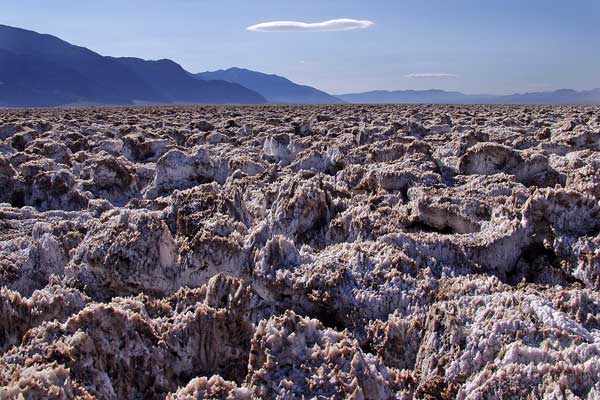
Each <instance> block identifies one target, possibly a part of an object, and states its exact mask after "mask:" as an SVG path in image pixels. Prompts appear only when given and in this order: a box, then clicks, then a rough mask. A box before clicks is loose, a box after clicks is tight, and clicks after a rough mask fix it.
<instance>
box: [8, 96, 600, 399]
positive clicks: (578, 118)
mask: <svg viewBox="0 0 600 400" xmlns="http://www.w3.org/2000/svg"><path fill="white" fill-rule="evenodd" d="M599 171H600V110H599V109H598V107H585V106H565V107H558V106H557V107H543V106H528V107H521V106H440V105H438V106H358V105H356V106H355V105H352V106H350V105H348V106H251V107H245V106H218V107H213V106H203V107H154V108H152V107H148V108H105V109H103V108H96V109H65V110H3V111H2V112H1V113H0V185H2V190H1V191H0V286H1V289H0V399H4V398H7V399H12V398H25V399H37V398H56V399H64V398H80V399H92V398H99V399H137V398H156V399H171V400H174V399H186V400H187V399H204V398H218V399H253V398H264V399H290V398H337V399H345V398H348V399H413V398H414V399H422V398H426V399H440V398H441V399H454V398H459V399H481V398H547V399H558V398H570V399H576V398H582V399H597V398H600V368H599V365H600V292H599V290H600V203H599V201H600V172H599Z"/></svg>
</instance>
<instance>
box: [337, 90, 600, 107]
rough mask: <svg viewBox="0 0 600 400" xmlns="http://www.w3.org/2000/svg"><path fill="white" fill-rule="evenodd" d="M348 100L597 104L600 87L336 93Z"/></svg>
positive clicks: (359, 101)
mask: <svg viewBox="0 0 600 400" xmlns="http://www.w3.org/2000/svg"><path fill="white" fill-rule="evenodd" d="M337 97H338V98H340V99H342V100H345V101H347V102H349V103H364V104H377V103H380V104H386V103H388V104H389V103H408V104H598V103H600V89H594V90H589V91H581V92H578V91H575V90H568V89H563V90H556V91H552V92H535V93H520V94H511V95H505V96H497V95H487V94H481V95H469V94H464V93H460V92H448V91H444V90H436V89H432V90H395V91H387V90H375V91H370V92H363V93H349V94H341V95H337Z"/></svg>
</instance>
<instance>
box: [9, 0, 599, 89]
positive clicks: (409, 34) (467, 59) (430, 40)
mask: <svg viewBox="0 0 600 400" xmlns="http://www.w3.org/2000/svg"><path fill="white" fill-rule="evenodd" d="M338 18H351V19H357V20H364V21H372V22H373V23H374V24H373V25H372V26H370V27H367V28H364V29H356V30H348V31H335V32H257V31H250V30H247V27H249V26H251V25H255V24H258V23H263V22H270V21H280V20H288V21H289V20H291V21H299V22H307V23H313V22H321V21H326V20H331V19H338ZM599 21H600V1H598V0H573V1H567V0H560V1H558V0H546V1H542V0H487V1H486V0H478V1H475V0H421V1H416V0H414V1H404V0H386V1H384V0H368V1H365V0H360V1H359V0H319V1H317V0H303V1H297V0H296V1H287V0H220V1H213V0H168V1H167V0H153V1H141V0H128V1H126V0H102V1H99V2H92V1H76V0H52V1H48V0H2V7H1V14H0V23H2V24H6V25H12V26H18V27H22V28H27V29H32V30H35V31H38V32H43V33H51V34H53V35H55V36H59V37H61V38H62V39H64V40H67V41H69V42H71V43H73V44H77V45H81V46H85V47H89V48H91V49H92V50H94V51H97V52H99V53H101V54H103V55H111V56H135V57H141V58H146V59H158V58H170V59H173V60H175V61H177V62H178V63H180V64H181V65H183V67H184V68H186V69H187V70H189V71H192V72H200V71H205V70H214V69H220V68H228V67H231V66H239V67H245V68H250V69H255V70H259V71H263V72H268V73H276V74H279V75H284V76H286V77H288V78H290V79H292V80H294V81H296V82H298V83H303V84H309V85H313V86H316V87H318V88H320V89H323V90H326V91H328V92H331V93H345V92H355V91H366V90H373V89H429V88H440V89H447V90H460V91H463V92H467V93H510V92H523V91H539V90H552V89H558V88H574V89H590V88H595V87H600V23H599ZM431 73H434V74H442V75H441V76H435V77H422V75H420V74H431ZM415 74H416V75H415ZM426 76H428V75H426Z"/></svg>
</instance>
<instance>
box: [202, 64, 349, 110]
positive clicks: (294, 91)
mask: <svg viewBox="0 0 600 400" xmlns="http://www.w3.org/2000/svg"><path fill="white" fill-rule="evenodd" d="M194 76H195V77H197V78H199V79H203V80H214V79H219V80H224V81H227V82H233V83H239V84H240V85H242V86H245V87H247V88H248V89H252V90H254V91H256V92H258V93H260V94H261V95H263V96H264V97H265V98H266V99H267V100H268V101H269V102H270V103H297V104H340V103H344V101H343V100H340V99H339V98H337V97H334V96H332V95H330V94H327V93H325V92H323V91H321V90H318V89H315V88H313V87H310V86H305V85H298V84H297V83H294V82H292V81H290V80H289V79H287V78H284V77H282V76H278V75H268V74H263V73H261V72H256V71H250V70H248V69H243V68H229V69H226V70H222V69H220V70H218V71H212V72H201V73H198V74H195V75H194Z"/></svg>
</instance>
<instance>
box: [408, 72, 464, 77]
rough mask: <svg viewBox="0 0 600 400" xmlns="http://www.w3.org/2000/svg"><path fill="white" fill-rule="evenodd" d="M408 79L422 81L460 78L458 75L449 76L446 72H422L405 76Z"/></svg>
mask: <svg viewBox="0 0 600 400" xmlns="http://www.w3.org/2000/svg"><path fill="white" fill-rule="evenodd" d="M404 77H405V78H408V79H422V78H458V75H456V74H448V73H445V72H421V73H417V74H407V75H404Z"/></svg>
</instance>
